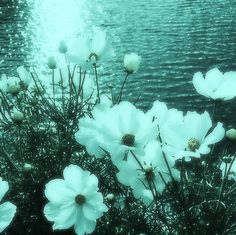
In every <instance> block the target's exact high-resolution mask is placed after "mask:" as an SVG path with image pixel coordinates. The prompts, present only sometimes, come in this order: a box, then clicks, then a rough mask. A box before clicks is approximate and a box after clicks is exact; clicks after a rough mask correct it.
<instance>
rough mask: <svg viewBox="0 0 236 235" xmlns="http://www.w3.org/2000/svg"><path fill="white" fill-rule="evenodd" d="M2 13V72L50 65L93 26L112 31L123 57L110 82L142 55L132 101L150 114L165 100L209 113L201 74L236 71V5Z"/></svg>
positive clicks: (155, 1)
mask: <svg viewBox="0 0 236 235" xmlns="http://www.w3.org/2000/svg"><path fill="white" fill-rule="evenodd" d="M0 6H1V11H0V13H1V17H0V23H1V32H2V33H1V36H0V45H1V48H2V50H1V54H0V55H1V58H2V57H5V58H4V59H5V63H4V66H2V67H1V70H0V71H1V72H7V73H10V72H12V71H14V69H15V67H16V66H18V65H20V64H22V63H26V64H27V65H29V64H34V65H36V66H39V65H40V66H42V65H45V62H46V58H47V56H48V55H50V54H51V53H53V52H54V51H55V50H56V48H57V43H58V41H60V40H61V39H62V38H70V37H72V36H75V35H77V34H81V33H83V32H87V31H90V30H92V28H93V27H100V28H103V29H106V30H107V32H108V34H109V36H110V39H111V41H112V44H113V47H114V49H115V52H116V56H115V58H114V59H112V60H111V61H110V62H109V71H103V72H102V73H104V72H105V75H104V77H103V78H102V79H103V81H105V82H107V81H109V80H111V81H113V82H114V83H115V84H120V82H121V81H122V79H123V76H124V74H123V72H122V60H123V55H124V54H125V53H127V52H136V53H138V54H140V55H141V56H142V58H143V60H142V67H141V69H140V71H139V72H138V73H137V74H135V75H134V76H132V77H130V78H129V81H128V83H127V90H126V92H125V94H126V95H127V96H126V97H127V98H130V99H131V100H135V99H136V97H137V96H138V95H141V97H140V101H139V102H138V104H139V106H141V107H142V108H144V109H147V108H149V107H150V106H151V102H152V101H154V100H156V99H160V100H163V101H166V102H168V103H169V104H170V106H171V107H177V108H180V109H183V110H186V109H191V110H194V109H197V110H203V109H204V108H205V106H206V105H208V106H211V104H210V103H209V102H206V99H205V98H204V97H201V96H199V95H198V94H197V93H196V92H195V90H194V88H193V86H192V84H191V79H192V76H193V74H194V73H195V72H197V71H202V72H206V71H207V70H209V69H210V68H212V67H215V66H217V67H218V68H220V69H221V70H222V71H227V70H236V53H235V51H236V27H235V24H236V19H235V17H234V16H235V15H236V2H235V1H231V0H209V1H204V0H196V1H191V0H165V1H163V0H144V1H136V0H116V1H109V0H97V1H95V0H86V1H85V0H83V1H76V0H67V1H64V0H57V1H56V0H34V1H33V0H27V1H24V0H19V1H17V0H1V2H0ZM227 106H229V105H227ZM230 107H231V108H234V106H233V105H232V104H231V105H230ZM227 109H228V107H227Z"/></svg>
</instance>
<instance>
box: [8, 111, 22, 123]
mask: <svg viewBox="0 0 236 235" xmlns="http://www.w3.org/2000/svg"><path fill="white" fill-rule="evenodd" d="M11 119H12V121H13V122H14V123H16V124H17V125H20V124H21V123H22V122H23V120H24V114H23V113H22V112H20V111H18V110H14V111H13V114H12V116H11Z"/></svg>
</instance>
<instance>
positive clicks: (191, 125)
mask: <svg viewBox="0 0 236 235" xmlns="http://www.w3.org/2000/svg"><path fill="white" fill-rule="evenodd" d="M184 124H185V128H186V130H187V134H188V137H189V138H196V139H197V140H198V141H200V142H202V140H203V139H204V137H205V136H206V134H207V132H208V131H209V129H210V128H211V127H212V121H211V118H210V115H209V113H207V112H204V113H203V114H198V113H197V112H187V115H186V116H185V117H184Z"/></svg>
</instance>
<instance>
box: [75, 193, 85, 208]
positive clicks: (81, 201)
mask: <svg viewBox="0 0 236 235" xmlns="http://www.w3.org/2000/svg"><path fill="white" fill-rule="evenodd" d="M85 201H86V198H85V196H83V195H81V194H78V195H77V196H76V197H75V202H76V203H77V204H79V205H83V204H84V203H85Z"/></svg>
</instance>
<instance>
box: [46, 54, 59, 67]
mask: <svg viewBox="0 0 236 235" xmlns="http://www.w3.org/2000/svg"><path fill="white" fill-rule="evenodd" d="M48 67H49V68H50V69H55V68H56V67H57V62H56V59H55V57H54V56H50V57H48Z"/></svg>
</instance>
